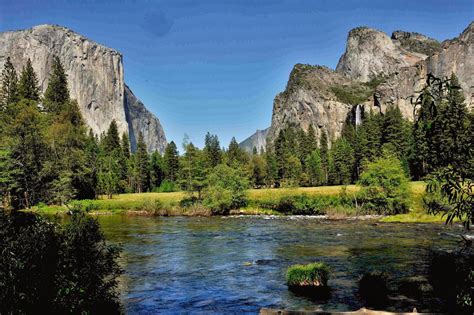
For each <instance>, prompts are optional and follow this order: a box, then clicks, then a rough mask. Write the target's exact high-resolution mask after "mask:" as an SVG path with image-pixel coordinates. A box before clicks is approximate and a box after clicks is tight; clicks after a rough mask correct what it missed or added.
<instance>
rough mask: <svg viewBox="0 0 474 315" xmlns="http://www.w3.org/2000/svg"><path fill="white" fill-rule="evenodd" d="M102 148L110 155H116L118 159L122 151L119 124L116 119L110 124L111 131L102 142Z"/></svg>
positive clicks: (108, 131)
mask: <svg viewBox="0 0 474 315" xmlns="http://www.w3.org/2000/svg"><path fill="white" fill-rule="evenodd" d="M102 146H103V148H104V150H105V152H107V153H109V154H112V153H115V156H116V157H118V153H119V152H120V151H121V150H122V148H121V146H120V136H119V133H118V127H117V122H116V121H115V119H113V120H112V121H111V122H110V125H109V129H108V130H107V133H106V134H105V136H104V138H103V140H102Z"/></svg>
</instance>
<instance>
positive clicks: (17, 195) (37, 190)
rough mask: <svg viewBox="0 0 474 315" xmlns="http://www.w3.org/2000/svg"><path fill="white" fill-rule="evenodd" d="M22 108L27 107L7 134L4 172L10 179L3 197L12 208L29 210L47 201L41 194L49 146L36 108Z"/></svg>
mask: <svg viewBox="0 0 474 315" xmlns="http://www.w3.org/2000/svg"><path fill="white" fill-rule="evenodd" d="M22 104H24V105H25V106H21V108H22V109H21V111H20V112H19V113H18V115H17V116H16V117H15V119H14V120H13V122H12V126H11V128H10V132H9V133H8V135H9V138H10V141H9V151H8V163H7V168H6V169H4V170H2V173H4V172H5V173H6V174H5V175H3V177H8V178H9V180H8V184H7V187H6V188H7V189H6V191H4V194H7V195H8V198H9V199H10V200H9V204H10V206H12V207H13V208H29V207H30V206H31V205H33V204H36V203H37V202H38V201H40V200H41V199H42V197H44V196H42V193H41V191H42V186H43V184H44V171H43V165H44V163H45V159H46V153H47V145H46V141H45V137H44V128H43V119H42V117H41V114H40V113H39V112H38V110H37V109H36V108H35V107H33V106H29V105H28V104H25V103H22Z"/></svg>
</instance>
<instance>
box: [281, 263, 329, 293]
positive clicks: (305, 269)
mask: <svg viewBox="0 0 474 315" xmlns="http://www.w3.org/2000/svg"><path fill="white" fill-rule="evenodd" d="M329 272H330V270H329V267H328V266H327V265H326V264H325V263H323V262H316V263H312V264H308V265H293V266H290V267H288V270H287V271H286V282H287V284H288V286H290V287H293V286H315V287H319V286H324V287H325V286H327V283H328V280H329Z"/></svg>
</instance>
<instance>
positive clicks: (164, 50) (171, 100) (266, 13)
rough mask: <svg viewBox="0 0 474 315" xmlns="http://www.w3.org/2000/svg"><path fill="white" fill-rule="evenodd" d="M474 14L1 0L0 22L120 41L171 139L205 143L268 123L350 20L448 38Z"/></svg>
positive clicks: (250, 1) (472, 8) (429, 8)
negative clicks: (299, 67)
mask: <svg viewBox="0 0 474 315" xmlns="http://www.w3.org/2000/svg"><path fill="white" fill-rule="evenodd" d="M473 19H474V1H472V0H468V1H452V0H451V1H436V0H432V1H415V0H411V1H376V0H374V1H364V0H359V1H335V0H332V1H329V0H273V1H267V0H241V1H230V0H193V1H192V0H182V1H180V0H163V1H151V0H148V1H145V0H129V1H110V0H109V1H107V0H96V1H94V0H82V1H79V0H56V1H44V0H43V1H34V0H29V1H23V0H0V31H4V30H14V29H23V28H28V27H31V26H34V25H37V24H44V23H50V24H60V25H63V26H66V27H68V28H70V29H72V30H74V31H76V32H78V33H80V34H82V35H85V36H86V37H88V38H90V39H92V40H94V41H97V42H99V43H101V44H104V45H106V46H109V47H112V48H115V49H117V50H118V51H120V52H121V53H122V54H123V57H124V67H125V81H126V82H127V84H128V85H129V86H130V87H131V89H132V90H133V91H134V93H135V95H137V96H138V97H139V98H140V99H141V100H142V101H143V102H144V103H145V104H146V106H147V107H148V108H149V109H150V110H151V111H152V112H153V113H155V114H156V115H157V116H158V117H159V118H160V120H161V123H162V125H163V127H164V129H165V133H166V136H167V138H168V140H174V141H176V142H177V143H178V144H179V143H181V141H182V139H183V136H184V134H185V133H186V134H188V135H189V137H190V139H191V141H192V142H194V143H195V144H198V145H199V146H201V145H202V143H203V138H204V135H205V133H206V132H207V131H210V132H211V133H215V134H217V135H218V136H219V139H220V140H221V145H226V146H227V145H228V143H229V141H230V139H231V137H232V136H235V137H236V138H237V140H238V141H242V140H244V139H245V138H246V137H247V136H249V135H250V134H252V133H253V132H254V131H255V130H256V129H257V128H258V129H263V128H266V127H268V126H269V125H270V121H271V113H272V105H273V98H274V97H275V95H276V94H277V93H278V92H280V91H283V90H284V88H285V85H286V82H287V79H288V76H289V73H290V71H291V69H292V67H293V65H294V64H295V63H308V64H320V65H326V66H329V67H331V68H334V67H335V66H336V64H337V61H338V59H339V57H340V55H341V54H342V53H343V52H344V48H345V41H346V37H347V33H348V31H349V30H350V29H352V28H354V27H357V26H361V25H366V26H370V27H373V28H377V29H380V30H382V31H385V32H387V33H389V34H390V33H391V32H392V31H394V30H397V29H401V30H408V31H416V32H419V33H423V34H426V35H428V36H431V37H433V38H436V39H438V40H444V39H447V38H452V37H455V36H457V35H458V34H459V33H460V32H462V31H463V30H464V28H465V27H466V26H467V25H468V24H469V23H470V22H471V21H472V20H473Z"/></svg>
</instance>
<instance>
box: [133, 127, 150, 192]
mask: <svg viewBox="0 0 474 315" xmlns="http://www.w3.org/2000/svg"><path fill="white" fill-rule="evenodd" d="M135 159H136V184H137V192H138V193H142V192H145V191H148V189H149V187H150V172H149V170H150V165H149V159H148V152H147V149H146V144H145V141H144V140H143V134H142V133H141V132H140V133H139V134H138V142H137V152H135Z"/></svg>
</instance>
